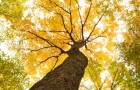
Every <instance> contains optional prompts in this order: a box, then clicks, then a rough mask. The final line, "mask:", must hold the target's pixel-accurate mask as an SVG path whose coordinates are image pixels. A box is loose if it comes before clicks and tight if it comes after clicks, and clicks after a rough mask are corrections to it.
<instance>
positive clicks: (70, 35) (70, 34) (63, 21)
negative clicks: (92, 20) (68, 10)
mask: <svg viewBox="0 0 140 90" xmlns="http://www.w3.org/2000/svg"><path fill="white" fill-rule="evenodd" d="M56 14H58V15H60V16H61V19H62V23H63V26H64V29H65V30H66V32H67V33H68V35H69V37H70V39H71V40H72V41H73V42H75V40H74V38H73V37H72V33H70V32H69V31H68V29H67V28H66V24H65V20H64V17H63V15H62V14H60V13H56Z"/></svg>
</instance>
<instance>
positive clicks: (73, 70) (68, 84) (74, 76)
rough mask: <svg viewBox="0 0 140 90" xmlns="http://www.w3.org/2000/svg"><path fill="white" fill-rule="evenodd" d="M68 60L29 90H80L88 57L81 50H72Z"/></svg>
mask: <svg viewBox="0 0 140 90" xmlns="http://www.w3.org/2000/svg"><path fill="white" fill-rule="evenodd" d="M68 55H69V56H68V57H67V58H66V60H65V61H64V62H63V63H62V64H61V65H60V66H58V67H57V68H55V69H54V70H52V71H51V72H49V73H48V74H47V75H46V76H44V77H43V78H42V79H41V80H40V81H38V82H37V83H36V84H34V85H33V86H32V87H31V88H30V89H29V90H78V88H79V84H80V81H81V79H82V77H83V75H84V70H85V68H86V66H87V64H88V60H87V57H86V56H85V55H84V54H83V53H81V52H80V51H79V49H75V48H73V49H71V50H70V51H69V52H68Z"/></svg>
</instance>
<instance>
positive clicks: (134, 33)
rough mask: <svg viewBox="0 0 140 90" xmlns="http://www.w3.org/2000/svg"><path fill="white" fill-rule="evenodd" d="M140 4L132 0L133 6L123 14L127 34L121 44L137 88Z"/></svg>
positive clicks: (139, 66) (139, 65)
mask: <svg viewBox="0 0 140 90" xmlns="http://www.w3.org/2000/svg"><path fill="white" fill-rule="evenodd" d="M139 4H140V2H137V1H131V2H130V6H131V7H132V8H131V9H130V10H127V12H126V13H124V15H122V17H123V19H124V21H125V23H126V27H127V28H126V30H127V34H126V38H125V41H124V42H123V43H121V44H120V50H121V54H122V58H123V59H124V62H125V63H127V65H128V66H129V70H130V72H131V75H132V77H133V82H134V83H135V89H136V90H137V89H139V88H140V79H139V78H140V72H139V69H140V62H139V59H140V56H139V54H140V52H139V50H140V44H139V43H140V36H139V35H140V23H139V22H140V20H139V19H138V18H140V13H139V8H140V5H139ZM126 15H127V16H126Z"/></svg>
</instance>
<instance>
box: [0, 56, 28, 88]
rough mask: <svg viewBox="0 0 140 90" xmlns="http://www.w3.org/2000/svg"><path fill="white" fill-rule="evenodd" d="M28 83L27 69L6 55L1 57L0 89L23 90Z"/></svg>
mask: <svg viewBox="0 0 140 90" xmlns="http://www.w3.org/2000/svg"><path fill="white" fill-rule="evenodd" d="M27 85H28V82H27V77H26V72H25V69H24V68H23V66H22V65H20V64H19V63H18V62H16V63H15V62H13V60H11V59H10V58H7V57H6V56H5V55H1V56H0V89H1V90H9V89H10V90H23V89H25V88H27Z"/></svg>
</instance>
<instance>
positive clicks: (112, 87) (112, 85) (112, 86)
mask: <svg viewBox="0 0 140 90" xmlns="http://www.w3.org/2000/svg"><path fill="white" fill-rule="evenodd" d="M117 73H118V67H117V70H116V73H115V76H114V78H113V82H112V84H111V90H113V89H114V82H115V78H116V76H117Z"/></svg>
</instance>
